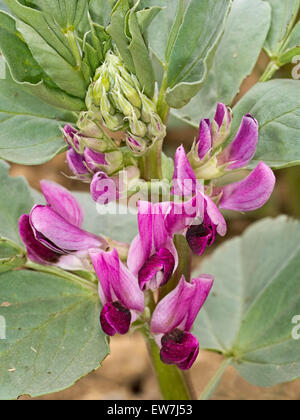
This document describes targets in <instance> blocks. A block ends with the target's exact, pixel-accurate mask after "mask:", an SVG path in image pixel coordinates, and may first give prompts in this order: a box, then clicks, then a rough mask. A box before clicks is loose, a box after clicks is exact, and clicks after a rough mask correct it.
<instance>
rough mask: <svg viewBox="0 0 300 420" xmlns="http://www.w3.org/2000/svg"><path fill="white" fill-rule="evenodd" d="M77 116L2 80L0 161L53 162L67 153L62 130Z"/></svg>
mask: <svg viewBox="0 0 300 420" xmlns="http://www.w3.org/2000/svg"><path fill="white" fill-rule="evenodd" d="M75 121H76V116H74V115H73V114H72V113H70V112H62V111H60V110H58V109H57V108H54V107H52V106H49V105H46V104H45V103H44V102H42V101H40V100H39V99H37V98H35V97H33V96H32V95H30V94H29V93H27V92H25V91H24V89H23V87H22V86H21V85H18V84H16V83H14V82H13V81H11V80H0V127H1V131H0V157H1V158H2V159H5V160H8V161H11V162H15V163H20V164H24V165H38V164H42V163H45V162H47V161H49V160H51V159H52V158H53V157H54V156H55V155H57V154H58V153H60V152H62V151H63V150H64V149H65V142H64V140H63V137H62V134H61V131H60V126H61V125H63V124H65V122H75Z"/></svg>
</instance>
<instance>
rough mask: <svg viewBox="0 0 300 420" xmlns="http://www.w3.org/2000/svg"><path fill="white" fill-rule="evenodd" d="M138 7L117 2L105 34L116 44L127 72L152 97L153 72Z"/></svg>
mask: <svg viewBox="0 0 300 420" xmlns="http://www.w3.org/2000/svg"><path fill="white" fill-rule="evenodd" d="M138 6H139V3H137V4H136V5H135V7H132V2H131V1H129V0H119V1H118V2H117V3H116V5H115V7H114V9H113V11H112V15H111V24H110V25H109V26H108V28H107V32H108V33H109V34H110V35H111V37H112V39H113V41H114V42H115V43H116V45H117V47H118V51H119V53H120V55H121V57H122V59H123V60H124V63H125V64H126V66H127V68H128V70H130V71H131V72H132V73H134V74H135V75H136V76H137V78H138V80H139V82H140V84H141V85H142V87H143V89H144V91H145V93H146V95H147V96H148V97H152V96H153V94H154V88H155V79H154V70H153V67H152V62H151V60H150V56H149V51H148V47H147V45H146V43H145V40H144V38H143V35H142V31H141V28H140V26H139V21H138V16H137V13H139V11H137V7H138ZM131 7H132V8H131ZM144 25H145V22H143V27H144Z"/></svg>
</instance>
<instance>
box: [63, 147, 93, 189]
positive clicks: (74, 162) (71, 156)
mask: <svg viewBox="0 0 300 420" xmlns="http://www.w3.org/2000/svg"><path fill="white" fill-rule="evenodd" d="M67 163H68V166H69V168H70V171H71V172H72V173H73V175H75V176H76V177H78V178H79V179H82V180H83V181H84V180H85V179H86V177H87V176H88V175H90V171H89V170H88V168H87V167H86V165H85V160H84V157H83V156H82V155H80V154H79V153H77V152H75V150H74V149H72V148H71V149H69V150H68V151H67Z"/></svg>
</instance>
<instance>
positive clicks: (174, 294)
mask: <svg viewBox="0 0 300 420" xmlns="http://www.w3.org/2000/svg"><path fill="white" fill-rule="evenodd" d="M109 63H110V64H109ZM109 65H111V66H112V67H114V66H117V67H118V72H119V75H118V76H116V75H115V77H114V79H113V80H114V82H115V85H114V86H115V89H117V91H118V90H120V92H121V90H122V94H126V96H127V100H128V101H129V102H130V104H129V102H128V104H127V102H124V101H123V99H124V98H123V99H122V101H123V102H122V101H121V99H120V97H119V96H118V95H117V96H116V95H115V96H114V95H110V97H111V98H113V101H114V106H117V107H118V112H117V113H112V111H111V109H112V108H111V106H109V105H108V103H107V94H108V91H109V89H110V88H111V75H110V72H108V67H107V66H109ZM114 71H116V70H114ZM101 78H102V82H101V86H102V85H103V84H104V85H105V86H106V87H105V89H106V91H105V92H102V90H101V89H103V88H101V89H100V87H99V86H98V84H97V81H98V80H100V79H101ZM127 78H128V75H127V73H126V71H125V70H124V69H123V68H122V67H120V63H119V62H118V60H117V58H116V57H114V56H111V57H109V59H108V62H107V63H106V67H105V66H104V67H103V68H102V69H100V70H99V72H98V73H97V77H96V82H95V84H94V85H93V93H92V94H93V95H95V90H96V92H98V91H97V89H99V92H98V93H97V95H98V96H99V97H98V96H97V95H96V96H97V100H98V102H97V106H99V107H100V108H101V115H102V118H103V123H105V124H106V126H108V128H109V129H111V130H112V129H115V130H117V129H123V128H124V126H123V124H124V118H123V117H122V118H121V111H122V113H123V114H124V115H126V119H127V122H126V124H127V125H128V126H127V129H128V127H130V129H131V130H132V131H134V130H133V128H134V125H132V124H138V123H137V122H136V121H135V120H134V121H135V122H134V123H133V121H132V120H131V118H132V115H131V114H130V113H129V111H128V115H127V114H126V113H125V111H126V106H128V107H129V105H130V109H132V112H134V113H135V114H136V116H137V115H138V116H139V117H142V115H143V117H142V118H143V119H144V121H145V120H146V117H145V115H144V114H143V110H144V113H145V112H146V111H145V109H144V108H143V107H144V106H145V105H144V102H143V95H142V94H141V92H140V91H139V89H138V85H137V84H136V82H134V86H133V85H127V84H128V83H129V82H128V80H127ZM106 79H107V80H106ZM126 80H127V82H126ZM133 80H134V79H133ZM125 82H126V83H127V84H126V83H125ZM101 92H102V93H101ZM120 92H119V94H121V93H120ZM111 93H112V92H111ZM115 93H116V92H115ZM90 94H91V93H90ZM104 94H105V95H104ZM101 95H102V96H101ZM136 95H138V96H136ZM104 96H105V98H106V99H105V100H104V99H103V97H104ZM118 101H119V102H118ZM93 104H94V105H93V106H96V105H95V103H94V102H93ZM125 105H126V106H125ZM149 106H150V105H149ZM104 107H106V108H107V110H106V114H105V113H104V111H103V109H104ZM122 107H123V108H122ZM141 107H142V108H141ZM149 109H150V110H151V108H149ZM138 110H139V112H138ZM150 110H149V112H150V114H151V112H154V111H153V109H152V111H150ZM93 112H95V109H94V110H93ZM130 112H131V111H130ZM130 115H131V116H130ZM149 118H150V117H149ZM149 118H148V119H149ZM137 119H138V117H137ZM156 121H157V120H156ZM114 124H115V125H114ZM148 124H149V123H148ZM231 124H232V114H231V112H230V111H229V110H228V109H227V108H226V107H225V105H223V104H219V105H218V108H217V112H216V115H215V118H214V120H213V121H212V122H210V121H209V120H207V119H205V120H202V121H201V123H200V129H199V138H198V139H197V140H196V141H195V143H194V145H193V148H192V150H191V152H190V153H189V154H186V152H185V150H184V148H183V146H181V147H179V148H178V149H177V151H176V155H175V170H174V176H173V182H172V186H170V193H171V194H172V197H174V199H173V200H167V201H166V200H165V201H164V200H162V201H161V202H158V203H152V202H149V201H142V200H140V201H139V202H138V228H139V233H138V235H137V236H136V238H135V239H134V240H133V241H132V243H131V245H130V247H129V246H128V247H127V245H126V244H119V243H117V242H113V241H112V240H109V239H107V238H103V237H98V236H96V235H94V234H91V233H88V232H86V231H85V230H83V229H82V220H83V216H82V211H81V209H80V206H79V204H78V203H77V201H76V200H75V198H74V197H73V196H72V195H71V194H70V193H68V192H67V191H66V190H65V189H64V188H62V187H59V186H58V185H56V184H54V183H49V182H45V181H43V182H42V183H41V187H42V191H43V194H44V196H45V199H46V205H37V206H35V207H34V208H33V209H32V210H31V212H30V214H29V215H23V216H22V217H21V219H20V233H21V237H22V239H23V241H24V243H25V244H26V247H27V251H28V256H29V258H30V259H32V260H33V261H35V262H38V263H41V264H52V265H56V266H59V267H61V268H63V269H66V270H71V271H76V270H89V271H93V272H94V273H96V275H97V277H98V280H99V297H100V300H101V303H102V305H103V307H102V311H101V315H100V323H101V326H102V329H103V331H104V332H105V333H106V334H107V335H109V336H113V335H115V334H116V333H118V334H126V333H127V332H128V331H129V329H130V327H131V325H132V324H133V323H136V322H137V320H138V319H139V320H140V321H139V322H140V324H139V325H141V323H142V324H143V323H144V325H143V329H144V330H145V331H146V332H147V333H148V334H151V335H152V337H153V338H155V340H156V342H157V344H158V346H159V348H160V354H161V360H162V361H163V362H164V363H166V364H174V365H176V366H178V367H179V368H180V369H189V368H190V367H191V366H192V365H193V363H194V361H195V360H196V357H197V355H198V352H199V342H198V340H197V338H196V337H195V336H194V335H193V334H192V332H191V331H192V328H193V323H194V321H195V319H196V317H197V315H198V313H199V311H200V309H201V308H202V306H203V304H204V303H205V301H206V299H207V297H208V295H209V292H210V290H211V288H212V285H213V281H214V279H213V277H212V276H210V275H208V274H203V275H201V276H199V277H197V278H194V279H192V280H190V279H188V278H185V277H184V276H182V273H178V270H179V267H180V264H179V261H181V260H182V258H183V256H182V255H180V254H178V250H177V248H176V246H175V237H176V238H178V235H181V236H184V237H185V238H186V241H185V239H184V238H182V240H183V241H185V243H186V244H188V245H189V247H190V249H191V251H192V252H194V253H195V254H197V255H202V254H203V253H204V251H205V249H206V248H207V247H209V246H211V245H212V244H213V243H214V242H215V239H216V237H217V235H221V236H224V235H225V234H226V231H227V225H226V221H225V219H224V217H223V215H222V213H221V212H220V210H221V209H227V210H235V211H241V212H246V211H252V210H256V209H258V208H260V207H261V206H262V205H264V204H265V203H266V201H267V200H268V199H269V198H270V196H271V194H272V191H273V189H274V185H275V176H274V174H273V172H272V170H271V169H270V168H269V167H268V166H267V165H266V164H264V163H263V162H260V163H259V164H258V165H257V167H256V168H255V169H254V170H253V171H252V172H251V173H250V175H249V176H248V177H246V178H245V179H243V180H241V181H239V182H235V183H232V184H227V185H222V184H219V183H218V178H219V177H221V176H222V175H224V174H226V173H227V172H228V171H235V170H238V169H241V168H245V167H246V166H247V165H248V163H249V162H250V161H251V159H252V158H253V156H254V154H255V151H256V147H257V142H258V123H257V121H256V120H255V119H254V118H253V117H252V116H251V115H246V116H245V117H244V118H243V121H242V123H241V126H240V128H239V131H238V133H237V135H236V136H235V138H234V140H233V141H232V142H231V143H230V144H229V145H228V144H227V139H228V138H229V135H230V131H231ZM85 126H86V127H87V126H88V125H87V124H85ZM138 126H139V124H138V125H137V127H138ZM140 127H142V125H141V126H140ZM148 128H149V127H148ZM89 130H90V131H89V132H88V133H87V132H85V134H83V132H80V133H79V132H77V131H76V130H75V129H73V128H72V127H71V126H66V127H65V131H64V132H65V136H66V140H67V142H68V144H69V145H70V149H69V151H68V153H67V159H68V162H69V166H70V168H71V169H72V170H73V173H75V174H76V176H78V177H82V178H84V179H86V177H89V179H90V181H91V192H92V196H93V198H94V199H95V200H96V201H97V199H98V198H99V196H101V195H102V193H103V184H102V183H101V182H100V181H103V179H105V180H107V181H111V182H112V184H113V185H114V187H115V188H116V185H117V181H116V180H115V179H114V177H113V176H111V175H113V174H114V173H115V172H116V171H117V170H119V169H120V167H121V166H122V164H121V163H120V162H119V160H118V157H117V155H118V153H120V160H121V155H122V158H123V156H124V154H123V152H122V151H120V149H116V150H114V149H113V148H114V145H115V144H116V141H115V140H114V141H112V140H111V139H110V138H109V137H107V136H106V134H105V133H104V132H103V129H102V128H101V127H98V126H96V125H95V124H90V125H89ZM134 134H135V135H137V132H135V133H134ZM139 134H141V138H142V137H143V138H144V137H145V136H147V135H149V133H148V134H147V135H146V134H145V133H144V131H143V132H141V133H139ZM101 135H102V137H101ZM100 137H101V138H102V140H103V143H101V142H100V141H99V142H98V140H99V139H100ZM95 139H96V140H95ZM97 139H98V140H97ZM148 140H149V138H147V141H148ZM111 142H112V143H111ZM109 147H112V149H111V150H109ZM96 149H97V150H96ZM114 165H116V166H114ZM108 167H109V168H110V169H108ZM127 171H128V172H129V173H130V174H131V175H130V177H131V178H132V179H133V178H135V179H137V178H138V177H139V171H138V168H137V166H135V165H132V166H127ZM220 185H221V186H220ZM108 201H109V199H108ZM104 204H105V203H104ZM124 250H125V253H124ZM120 257H122V258H120ZM124 261H126V264H125V262H124ZM185 263H186V262H185ZM178 279H179V280H178ZM167 284H169V285H171V287H169V288H168V287H167V288H166V287H164V286H166V285H167ZM170 290H171V291H170ZM149 301H151V302H152V303H151V304H150V305H149V304H148V303H149Z"/></svg>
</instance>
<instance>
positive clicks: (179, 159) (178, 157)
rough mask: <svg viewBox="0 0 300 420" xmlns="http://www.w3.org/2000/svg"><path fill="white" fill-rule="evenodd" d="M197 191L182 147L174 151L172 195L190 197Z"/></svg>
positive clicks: (193, 175)
mask: <svg viewBox="0 0 300 420" xmlns="http://www.w3.org/2000/svg"><path fill="white" fill-rule="evenodd" d="M196 191H197V179H196V175H195V172H194V171H193V169H192V167H191V164H190V162H189V160H188V158H187V156H186V153H185V150H184V147H183V146H180V147H179V148H178V149H177V150H176V154H175V171H174V176H173V188H172V194H174V195H178V196H183V197H190V196H193V195H195V193H196Z"/></svg>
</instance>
